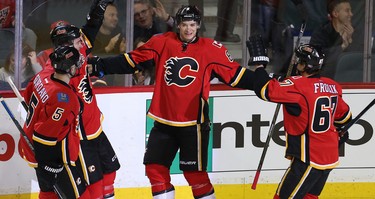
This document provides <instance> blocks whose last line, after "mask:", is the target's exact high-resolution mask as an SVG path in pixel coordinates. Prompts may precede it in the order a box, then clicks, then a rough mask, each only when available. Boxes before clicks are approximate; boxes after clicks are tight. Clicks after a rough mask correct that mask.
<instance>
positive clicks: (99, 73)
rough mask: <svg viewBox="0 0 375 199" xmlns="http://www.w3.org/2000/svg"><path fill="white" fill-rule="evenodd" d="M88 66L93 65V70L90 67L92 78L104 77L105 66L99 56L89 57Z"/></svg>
mask: <svg viewBox="0 0 375 199" xmlns="http://www.w3.org/2000/svg"><path fill="white" fill-rule="evenodd" d="M87 64H90V65H91V68H90V67H89V74H90V76H96V77H99V78H102V77H104V66H103V64H102V62H101V59H100V57H98V56H94V57H88V58H87ZM90 69H91V70H90Z"/></svg>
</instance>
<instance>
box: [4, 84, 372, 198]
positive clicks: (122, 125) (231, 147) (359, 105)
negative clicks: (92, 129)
mask: <svg viewBox="0 0 375 199" xmlns="http://www.w3.org/2000/svg"><path fill="white" fill-rule="evenodd" d="M374 94H375V90H370V89H369V90H344V98H345V99H346V100H347V102H348V103H349V105H350V106H351V108H352V112H353V116H356V115H357V114H358V113H359V112H360V111H361V110H362V109H363V108H364V107H365V106H366V105H367V104H368V103H369V102H370V101H371V100H372V99H373V98H374V96H375V95H374ZM151 97H152V93H151V92H142V93H116V94H98V95H97V98H98V103H99V106H100V108H101V110H102V112H103V113H104V131H105V132H106V134H107V136H108V137H109V139H110V141H111V143H112V145H113V147H114V149H115V151H116V152H117V155H118V158H119V160H120V163H121V169H120V170H119V171H118V174H117V179H116V188H128V187H149V181H148V179H147V177H146V176H145V172H144V166H143V164H142V161H143V153H144V148H145V130H146V126H145V124H146V116H145V115H146V100H147V99H150V98H151ZM211 97H213V104H210V108H211V109H213V118H212V122H213V123H214V124H224V123H228V122H229V123H232V124H233V123H235V124H237V126H239V127H241V126H242V128H243V129H244V131H243V136H244V138H243V139H242V140H241V139H239V138H238V137H236V136H235V133H234V130H233V129H232V128H225V129H223V131H222V132H221V144H220V147H216V148H215V147H214V148H213V149H212V157H213V158H212V172H211V173H210V176H211V179H212V182H213V183H214V184H244V183H251V182H252V180H253V177H254V174H255V170H256V168H257V166H258V162H259V158H260V156H261V153H262V150H263V148H261V147H255V146H254V143H253V140H254V135H253V129H252V127H251V125H253V123H254V121H253V117H260V120H261V121H262V122H267V121H268V122H270V121H271V120H272V117H273V115H274V111H275V106H276V105H275V104H272V103H269V102H264V101H261V100H260V99H258V98H257V97H256V96H255V95H254V93H253V92H252V91H238V90H236V91H235V90H231V91H211ZM6 102H7V103H8V105H9V106H10V108H11V110H12V111H13V113H14V114H15V115H16V118H17V119H19V120H22V119H21V118H20V116H19V115H20V112H19V111H17V110H18V109H20V107H19V103H18V101H17V99H16V98H7V99H6ZM374 109H375V107H374V108H373V109H370V111H368V112H367V113H366V114H365V115H364V116H363V117H362V119H363V121H364V122H365V123H368V124H370V126H369V127H368V128H367V131H366V136H367V137H369V138H372V135H369V134H370V133H373V124H375V121H374V120H375V112H374ZM20 110H21V109H20ZM281 119H282V113H281V112H280V114H279V115H278V122H279V121H281ZM278 122H277V123H278ZM0 124H1V125H0V161H1V162H0V177H1V179H3V180H1V181H0V193H1V194H15V193H27V192H37V191H38V187H37V184H36V182H35V174H34V170H33V169H31V168H30V167H28V166H27V164H26V162H24V161H23V160H22V159H21V158H20V157H19V155H18V150H17V146H18V144H17V143H18V139H19V133H18V131H17V128H16V127H15V126H14V125H13V123H12V121H11V120H10V118H9V116H8V115H7V113H6V112H5V109H4V108H3V107H1V108H0ZM260 129H261V133H260V135H261V136H260V140H261V141H262V142H264V141H265V139H266V135H267V133H268V130H269V127H268V126H264V127H261V128H260ZM281 130H282V129H281ZM349 132H350V138H351V139H352V140H354V142H358V140H361V139H362V137H364V134H365V132H364V129H363V128H362V127H361V126H360V125H357V124H356V125H354V126H353V128H351V129H350V131H349ZM8 134H9V135H10V136H11V140H10V142H11V141H12V140H13V142H14V144H15V153H14V154H11V155H10V157H11V158H10V159H9V160H7V161H4V160H3V158H4V157H5V156H6V155H5V154H9V153H10V152H9V147H8V145H7V144H6V142H5V141H4V140H3V138H4V137H7V139H8V138H9V136H8ZM366 136H365V137H366ZM281 138H282V137H281ZM236 139H239V140H240V145H242V146H239V147H236ZM8 140H9V139H8ZM374 142H375V141H374V139H369V140H368V141H367V142H365V143H359V144H358V145H349V144H346V146H345V156H344V157H341V164H340V167H338V168H337V169H335V170H334V171H333V172H332V174H331V175H330V177H329V181H330V182H353V181H355V182H373V181H375V176H374V175H375V172H374V168H375V158H369V157H371V155H370V154H371V152H372V151H373V149H374V146H375V143H374ZM369 155H370V156H369ZM283 156H284V147H283V146H280V145H278V144H276V143H275V142H274V141H271V144H270V147H269V149H268V152H267V156H266V160H265V162H264V165H263V169H264V170H263V171H262V173H261V175H260V179H259V183H277V182H278V181H279V180H280V178H281V176H282V174H283V170H284V169H285V168H286V167H287V166H288V163H289V162H288V161H287V160H286V159H284V158H283ZM4 179H5V180H4ZM172 182H173V184H174V185H177V186H178V185H186V181H185V179H184V178H183V176H182V175H180V174H178V175H172Z"/></svg>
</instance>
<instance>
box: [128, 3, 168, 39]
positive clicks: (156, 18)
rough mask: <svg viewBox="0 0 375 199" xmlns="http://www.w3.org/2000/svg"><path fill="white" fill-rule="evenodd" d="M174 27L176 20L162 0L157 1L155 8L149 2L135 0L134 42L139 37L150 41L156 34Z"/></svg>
mask: <svg viewBox="0 0 375 199" xmlns="http://www.w3.org/2000/svg"><path fill="white" fill-rule="evenodd" d="M173 26H174V18H173V17H171V16H170V15H169V14H168V13H167V12H166V11H165V9H164V6H163V4H162V3H161V2H160V0H155V7H153V6H152V4H151V2H150V1H149V0H134V41H135V40H136V39H137V38H138V37H141V38H146V39H147V40H148V39H150V38H151V37H152V36H153V35H155V34H158V33H163V32H166V31H169V30H172V28H173Z"/></svg>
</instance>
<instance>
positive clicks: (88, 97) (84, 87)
mask: <svg viewBox="0 0 375 199" xmlns="http://www.w3.org/2000/svg"><path fill="white" fill-rule="evenodd" d="M78 89H79V90H78V92H79V93H81V94H82V99H83V100H84V101H85V103H88V104H91V102H92V99H93V92H92V88H91V86H90V81H89V79H88V77H87V73H86V75H85V77H84V78H82V79H81V81H80V82H79V85H78Z"/></svg>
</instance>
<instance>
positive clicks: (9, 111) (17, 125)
mask: <svg viewBox="0 0 375 199" xmlns="http://www.w3.org/2000/svg"><path fill="white" fill-rule="evenodd" d="M0 101H1V104H2V105H3V106H4V108H5V110H6V111H7V113H8V115H9V116H10V118H11V119H12V121H13V123H14V124H15V125H16V127H17V129H18V130H19V131H20V133H21V135H22V137H23V138H24V139H25V140H26V143H27V145H29V147H30V149H31V150H32V151H33V152H34V146H33V145H32V144H31V142H30V140H29V138H28V137H27V135H26V133H25V131H24V130H23V128H22V127H21V125H20V123H19V122H18V121H17V120H16V118H15V117H14V115H13V113H12V111H11V110H10V109H9V107H8V105H7V103H6V102H5V101H4V98H3V96H1V95H0Z"/></svg>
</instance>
